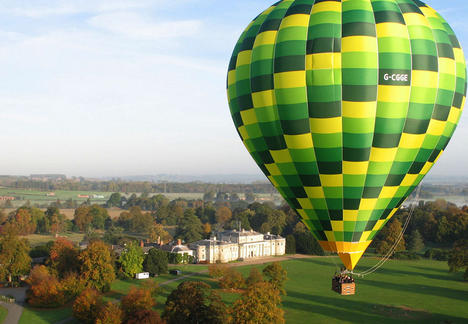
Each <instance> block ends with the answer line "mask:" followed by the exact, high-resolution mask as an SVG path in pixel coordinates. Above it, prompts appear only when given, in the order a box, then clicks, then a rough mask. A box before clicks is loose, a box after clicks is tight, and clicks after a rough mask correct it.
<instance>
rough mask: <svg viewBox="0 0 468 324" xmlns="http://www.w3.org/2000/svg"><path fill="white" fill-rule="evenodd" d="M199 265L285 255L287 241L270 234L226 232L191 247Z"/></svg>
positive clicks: (195, 243) (192, 244)
mask: <svg viewBox="0 0 468 324" xmlns="http://www.w3.org/2000/svg"><path fill="white" fill-rule="evenodd" d="M189 247H190V249H191V250H193V256H194V257H195V262H197V263H216V262H221V263H226V262H230V261H235V260H245V259H249V258H259V257H268V256H274V255H284V254H285V249H286V240H285V239H284V238H283V237H281V236H279V235H273V234H270V233H267V234H261V233H258V232H254V231H252V230H251V231H245V230H242V231H236V230H231V231H224V232H219V233H217V234H216V236H212V237H211V238H210V239H209V240H201V241H197V242H194V243H191V244H190V245H189Z"/></svg>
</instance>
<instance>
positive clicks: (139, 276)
mask: <svg viewBox="0 0 468 324" xmlns="http://www.w3.org/2000/svg"><path fill="white" fill-rule="evenodd" d="M149 276H150V274H149V272H140V273H137V274H136V275H135V278H136V279H148V278H149Z"/></svg>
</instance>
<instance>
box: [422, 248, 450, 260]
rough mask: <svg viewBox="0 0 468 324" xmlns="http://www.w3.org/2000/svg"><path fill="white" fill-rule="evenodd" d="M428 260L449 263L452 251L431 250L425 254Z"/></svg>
mask: <svg viewBox="0 0 468 324" xmlns="http://www.w3.org/2000/svg"><path fill="white" fill-rule="evenodd" d="M424 256H425V257H426V258H429V259H431V260H438V261H447V260H448V259H449V256H450V250H445V249H435V248H434V249H429V250H427V251H426V253H424Z"/></svg>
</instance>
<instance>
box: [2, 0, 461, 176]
mask: <svg viewBox="0 0 468 324" xmlns="http://www.w3.org/2000/svg"><path fill="white" fill-rule="evenodd" d="M273 2H274V1H273V0H268V1H267V0H255V1H253V0H236V1H224V0H73V1H72V0H68V1H63V0H21V1H19V0H2V1H0V21H1V23H0V120H1V124H0V125H1V130H0V141H1V143H2V144H1V158H0V174H15V175H29V174H31V173H63V174H67V175H69V176H88V177H104V176H106V177H108V176H129V175H142V174H162V173H168V174H195V175H200V174H259V173H260V171H259V169H258V167H257V166H256V164H255V163H254V162H253V160H252V159H251V157H250V156H249V154H248V153H247V151H246V149H245V148H244V146H243V144H242V143H241V140H240V139H239V137H238V135H237V133H236V130H235V128H234V125H233V122H232V119H231V116H230V113H229V107H228V104H227V98H226V90H225V85H226V81H225V80H226V71H227V65H228V62H229V59H230V57H231V53H232V50H233V47H234V44H235V43H236V41H237V39H238V37H239V35H240V34H241V32H242V30H243V29H244V28H245V27H246V26H247V25H248V23H249V22H250V21H251V20H252V19H253V18H254V17H255V16H257V14H259V13H260V12H261V11H263V10H264V9H266V8H267V7H268V6H269V5H271V4H272V3H273ZM426 3H428V4H429V5H431V6H432V7H433V8H435V9H436V10H438V11H439V12H440V13H441V14H442V15H443V16H444V18H445V19H446V20H447V21H448V22H449V23H450V24H451V26H452V28H453V29H454V30H455V32H456V34H457V36H458V37H459V40H460V42H461V44H462V46H464V48H468V21H467V19H466V15H467V14H468V7H467V6H466V0H450V1H443V0H431V1H426ZM466 138H468V114H465V115H464V116H463V117H462V120H461V122H460V126H459V128H458V130H457V132H456V133H455V135H454V138H453V140H452V142H451V143H450V145H449V146H448V148H447V151H446V152H445V153H444V155H443V156H442V158H441V159H440V160H439V163H438V165H437V166H436V167H434V169H433V170H432V171H431V174H432V175H439V176H445V175H449V176H450V175H451V176H454V175H459V174H462V175H465V176H466V175H468V150H467V149H466V147H467V145H466V141H465V139H466Z"/></svg>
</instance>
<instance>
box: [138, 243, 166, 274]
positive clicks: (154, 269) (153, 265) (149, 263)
mask: <svg viewBox="0 0 468 324" xmlns="http://www.w3.org/2000/svg"><path fill="white" fill-rule="evenodd" d="M168 263H169V261H168V259H167V253H166V252H164V251H162V250H159V249H156V248H152V249H150V250H149V251H148V254H147V255H146V257H145V261H144V262H143V269H144V270H145V271H147V272H149V273H150V274H152V275H153V276H154V275H160V274H161V273H167V265H168Z"/></svg>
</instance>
